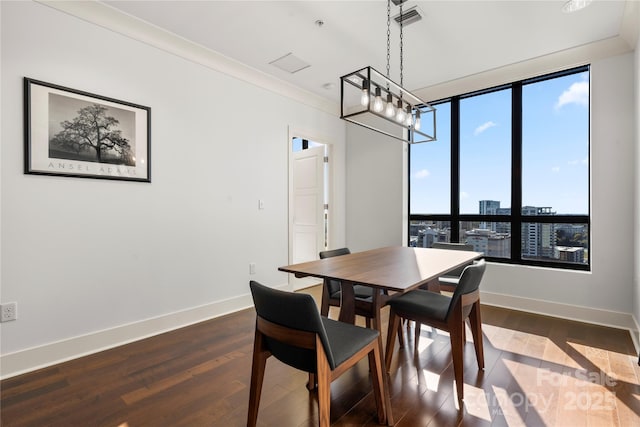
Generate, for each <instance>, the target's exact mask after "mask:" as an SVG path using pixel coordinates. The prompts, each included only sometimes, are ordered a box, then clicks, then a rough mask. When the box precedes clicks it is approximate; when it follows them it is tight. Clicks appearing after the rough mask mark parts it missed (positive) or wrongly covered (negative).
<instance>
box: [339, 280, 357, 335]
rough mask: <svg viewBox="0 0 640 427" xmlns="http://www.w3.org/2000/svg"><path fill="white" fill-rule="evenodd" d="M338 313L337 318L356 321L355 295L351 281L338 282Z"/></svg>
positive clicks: (348, 321)
mask: <svg viewBox="0 0 640 427" xmlns="http://www.w3.org/2000/svg"><path fill="white" fill-rule="evenodd" d="M340 291H341V292H340V315H339V316H338V320H339V321H341V322H345V323H351V324H352V325H353V324H355V323H356V295H355V293H354V291H353V283H351V282H347V281H345V280H342V281H341V282H340Z"/></svg>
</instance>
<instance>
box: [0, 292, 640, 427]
mask: <svg viewBox="0 0 640 427" xmlns="http://www.w3.org/2000/svg"><path fill="white" fill-rule="evenodd" d="M309 292H310V293H312V294H314V296H316V298H317V297H318V295H319V288H317V287H316V288H311V289H310V290H309ZM336 314H337V312H334V311H332V312H331V316H332V317H336ZM385 315H386V310H385ZM482 316H483V334H484V345H485V366H486V367H485V370H484V371H483V372H479V371H478V368H477V365H476V361H475V354H474V351H473V345H472V343H471V342H468V343H467V346H466V349H465V374H464V378H465V403H464V406H463V408H461V409H459V408H458V407H457V401H456V399H455V396H454V389H455V386H454V384H453V367H452V365H451V353H450V345H449V338H448V336H447V335H446V334H444V333H443V332H438V331H435V330H430V329H429V328H427V327H423V328H422V330H421V337H420V340H419V345H418V352H417V353H414V351H413V346H414V340H413V331H412V330H411V331H409V332H408V333H407V334H406V335H407V343H406V346H405V348H403V349H399V350H398V349H397V350H396V352H397V354H396V355H395V356H394V359H393V365H392V368H391V373H390V376H389V383H390V392H391V403H392V409H393V415H394V418H395V421H396V425H397V426H399V427H409V426H411V427H414V426H427V425H428V426H455V425H473V426H475V425H478V426H489V425H491V426H518V425H519V426H525V425H526V426H587V425H589V426H640V381H639V379H640V369H639V367H638V366H637V361H638V357H637V354H636V353H635V349H634V348H633V344H632V342H631V339H630V337H629V333H628V332H627V331H622V330H617V329H611V328H605V327H600V326H593V325H588V324H583V323H578V322H572V321H566V320H560V319H555V318H550V317H545V316H538V315H533V314H527V313H522V312H517V311H512V310H506V309H501V308H495V307H489V306H483V309H482ZM385 321H386V319H385ZM254 322H255V314H254V311H253V309H250V310H244V311H241V312H238V313H234V314H230V315H227V316H224V317H220V318H217V319H214V320H210V321H207V322H203V323H200V324H197V325H193V326H189V327H186V328H183V329H179V330H176V331H172V332H169V333H165V334H162V335H159V336H156V337H152V338H148V339H145V340H142V341H138V342H135V343H132V344H128V345H125V346H121V347H118V348H114V349H112V350H108V351H104V352H101V353H98V354H94V355H90V356H87V357H83V358H80V359H76V360H73V361H70V362H66V363H62V364H59V365H56V366H52V367H49V368H45V369H41V370H39V371H36V372H32V373H27V374H24V375H20V376H17V377H13V378H9V379H6V380H4V381H2V382H1V383H0V411H1V412H0V424H1V425H2V426H5V427H10V426H38V427H40V426H110V427H116V426H119V427H140V426H243V425H246V412H247V404H248V400H249V388H248V387H249V378H250V373H251V351H252V346H253V328H254ZM470 339H471V334H470V333H468V334H467V340H470ZM306 381H307V375H306V374H304V373H302V372H298V371H295V370H293V369H292V368H289V367H287V366H285V365H283V364H282V363H280V362H278V361H277V360H273V358H271V359H269V361H268V362H267V371H266V375H265V383H264V388H263V394H262V401H261V404H260V412H259V415H258V424H259V425H261V426H278V427H286V426H314V425H317V402H316V399H315V395H314V394H313V393H310V392H308V391H307V389H306V388H305V383H306ZM331 392H332V406H331V420H332V425H335V426H356V425H359V426H371V425H377V423H376V419H375V403H374V400H373V397H372V395H371V388H370V384H369V378H368V369H367V363H366V361H364V362H361V363H360V364H359V365H357V366H356V367H355V368H354V369H353V370H352V371H350V372H347V373H346V374H344V375H343V376H342V377H341V378H339V379H338V380H337V381H335V382H334V383H333V384H332V389H331Z"/></svg>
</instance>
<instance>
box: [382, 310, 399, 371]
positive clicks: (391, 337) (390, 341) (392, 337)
mask: <svg viewBox="0 0 640 427" xmlns="http://www.w3.org/2000/svg"><path fill="white" fill-rule="evenodd" d="M399 326H400V317H398V316H396V313H395V311H393V309H390V310H389V328H388V329H387V348H386V350H385V352H384V366H385V369H386V372H389V369H390V368H391V358H392V357H393V348H394V346H395V343H396V334H395V333H394V332H395V331H397V330H398V327H399Z"/></svg>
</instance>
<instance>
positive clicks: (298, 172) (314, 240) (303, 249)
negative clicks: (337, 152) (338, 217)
mask: <svg viewBox="0 0 640 427" xmlns="http://www.w3.org/2000/svg"><path fill="white" fill-rule="evenodd" d="M324 153H325V147H324V146H323V145H322V146H317V147H310V148H308V149H306V150H302V151H297V152H293V153H292V171H291V172H292V173H291V177H292V182H291V187H290V188H291V195H290V197H291V205H290V206H291V212H290V215H291V219H292V222H291V255H290V257H291V259H290V262H291V263H292V264H297V263H300V262H306V261H312V260H315V259H318V252H320V251H322V250H324V249H325V248H324V241H325V230H324V228H325V221H324ZM290 277H291V279H290V280H291V281H292V285H293V289H294V290H296V289H301V288H304V287H306V286H311V285H313V284H316V283H318V279H314V278H306V279H295V278H294V277H293V275H291V276H290Z"/></svg>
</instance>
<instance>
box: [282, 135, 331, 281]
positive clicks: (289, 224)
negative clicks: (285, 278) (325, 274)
mask: <svg viewBox="0 0 640 427" xmlns="http://www.w3.org/2000/svg"><path fill="white" fill-rule="evenodd" d="M294 137H297V138H303V139H306V140H309V141H313V142H316V143H318V144H323V145H324V146H325V147H326V151H325V153H326V156H327V157H328V158H329V162H328V164H327V167H326V170H325V177H324V178H325V186H324V187H325V192H326V194H327V204H328V205H329V209H328V214H327V215H328V218H327V231H326V236H327V245H328V247H331V237H332V232H331V230H332V227H331V221H332V220H331V216H332V215H331V211H332V206H333V188H332V187H333V167H332V163H333V159H332V152H333V146H332V144H331V143H330V142H329V141H328V139H327V138H324V137H323V136H321V135H319V133H318V132H314V131H310V130H308V129H301V128H298V127H294V126H291V125H290V126H289V127H288V132H287V164H288V179H287V182H288V191H287V198H288V205H289V207H288V209H287V231H288V240H287V242H288V243H287V254H288V255H287V258H288V263H289V264H291V263H292V262H293V155H292V154H293V151H292V146H291V143H292V141H293V138H294ZM319 282H320V280H319V279H316V278H313V277H311V278H303V279H297V278H296V277H295V276H294V275H293V274H289V287H290V289H291V290H298V289H302V288H305V287H308V286H312V285H314V284H317V283H319Z"/></svg>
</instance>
